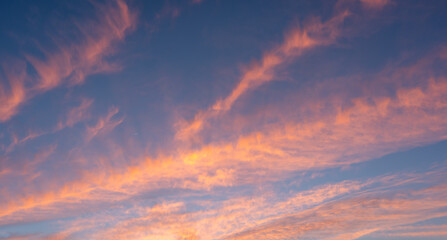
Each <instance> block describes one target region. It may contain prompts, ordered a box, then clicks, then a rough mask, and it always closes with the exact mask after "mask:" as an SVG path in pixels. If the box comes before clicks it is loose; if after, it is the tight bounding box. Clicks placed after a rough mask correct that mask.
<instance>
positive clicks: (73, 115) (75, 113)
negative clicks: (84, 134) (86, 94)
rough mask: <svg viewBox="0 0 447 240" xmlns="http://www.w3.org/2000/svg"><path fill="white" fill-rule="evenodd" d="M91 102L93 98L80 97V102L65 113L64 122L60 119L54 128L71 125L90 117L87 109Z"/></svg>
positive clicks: (58, 128)
mask: <svg viewBox="0 0 447 240" xmlns="http://www.w3.org/2000/svg"><path fill="white" fill-rule="evenodd" d="M92 103H93V99H87V98H82V99H81V104H80V105H79V106H77V107H73V108H72V109H70V110H69V111H68V113H67V116H66V120H65V122H62V121H60V122H59V123H58V126H57V128H56V129H57V130H60V129H63V128H65V127H73V126H74V125H75V124H76V123H79V122H82V121H84V120H86V119H88V118H90V117H91V116H90V113H89V110H90V107H91V105H92Z"/></svg>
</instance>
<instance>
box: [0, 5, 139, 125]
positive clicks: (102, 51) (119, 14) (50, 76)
mask: <svg viewBox="0 0 447 240" xmlns="http://www.w3.org/2000/svg"><path fill="white" fill-rule="evenodd" d="M98 9H99V10H98V12H97V16H98V18H99V19H98V21H96V20H93V19H91V20H86V21H85V20H78V21H77V22H75V23H74V25H75V26H76V32H75V33H74V34H75V35H77V36H78V37H79V38H80V39H81V40H80V41H79V42H77V43H71V42H67V41H66V40H62V39H60V40H58V39H57V37H54V36H53V37H52V36H49V38H50V39H52V40H53V41H54V44H55V46H56V49H55V50H50V49H41V52H42V53H43V55H44V58H39V57H37V56H34V55H29V54H28V55H26V56H25V58H26V60H27V61H28V62H29V63H30V64H31V66H32V68H33V70H35V71H36V73H37V76H33V75H31V74H28V72H29V71H30V70H28V69H27V67H26V65H25V64H21V65H20V66H18V67H17V68H19V69H20V70H19V71H18V72H13V73H9V74H6V77H7V79H6V80H7V81H8V82H9V89H8V88H7V86H3V85H2V86H1V87H0V93H1V95H0V99H2V101H1V104H0V111H1V114H0V116H1V117H0V121H2V122H5V121H7V120H9V119H10V118H11V117H12V116H14V115H15V114H16V113H17V112H18V109H19V107H20V106H21V105H22V104H24V103H25V102H26V101H28V100H29V99H31V98H33V97H35V96H36V95H39V94H41V93H43V92H46V91H49V90H51V89H54V88H55V87H57V86H60V85H62V84H64V85H69V86H70V85H76V84H81V83H83V82H84V80H85V78H86V76H89V75H92V74H95V73H101V72H111V71H116V70H117V69H119V66H118V65H116V64H113V63H112V62H110V61H108V60H107V59H106V57H107V56H109V55H111V54H112V53H113V52H114V51H116V47H115V43H116V42H118V41H122V40H123V39H124V37H125V35H126V34H127V33H128V32H129V31H130V30H132V29H134V27H135V23H136V15H135V13H134V11H133V10H130V9H129V7H128V6H127V4H126V3H125V2H124V1H121V0H118V1H115V2H110V3H108V4H106V5H98ZM25 81H26V83H27V84H26V85H25V84H24V83H25Z"/></svg>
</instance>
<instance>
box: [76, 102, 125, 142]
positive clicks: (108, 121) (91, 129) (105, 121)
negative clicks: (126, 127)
mask: <svg viewBox="0 0 447 240" xmlns="http://www.w3.org/2000/svg"><path fill="white" fill-rule="evenodd" d="M118 112H119V110H118V108H116V107H112V108H110V109H109V112H108V113H107V115H106V116H104V117H101V118H99V120H98V122H97V123H96V125H94V126H87V131H86V134H85V139H86V141H87V142H88V141H90V140H92V139H93V138H94V137H95V136H97V135H99V134H104V133H107V132H110V131H112V130H113V129H114V128H115V127H116V126H118V125H120V124H121V123H122V122H123V120H124V119H123V118H119V119H116V120H115V119H113V117H114V116H116V115H117V114H118Z"/></svg>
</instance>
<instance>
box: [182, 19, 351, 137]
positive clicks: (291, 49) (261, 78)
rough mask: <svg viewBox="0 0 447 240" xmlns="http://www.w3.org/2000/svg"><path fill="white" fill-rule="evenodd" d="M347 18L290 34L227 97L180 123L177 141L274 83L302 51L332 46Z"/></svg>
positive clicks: (310, 25) (314, 23)
mask: <svg viewBox="0 0 447 240" xmlns="http://www.w3.org/2000/svg"><path fill="white" fill-rule="evenodd" d="M348 15H349V12H348V11H345V12H342V13H341V14H339V15H336V16H334V17H332V18H331V19H330V20H328V21H326V22H323V23H322V22H321V21H320V20H318V19H313V21H310V22H309V23H308V24H306V25H305V26H304V27H303V28H301V27H298V28H296V29H293V30H292V31H290V32H289V33H288V34H287V36H286V38H285V40H284V42H283V43H282V44H281V45H280V46H278V47H276V48H274V49H272V50H270V51H267V52H265V53H264V54H263V57H262V59H261V60H260V61H259V62H258V63H255V64H253V65H252V66H250V67H248V68H247V69H245V70H244V71H243V73H242V76H241V77H240V79H239V83H238V84H237V85H236V87H235V88H234V89H233V90H232V91H231V93H230V94H229V95H228V96H227V97H225V98H224V99H220V100H218V101H217V102H216V103H215V104H214V105H213V106H212V107H210V108H209V109H207V110H205V111H201V112H199V113H197V114H196V115H195V117H194V119H193V121H192V122H184V123H180V124H179V125H180V129H179V130H178V131H177V133H176V138H178V139H183V140H186V139H188V138H190V137H191V136H193V135H194V134H195V133H196V132H198V131H200V130H201V129H202V128H203V126H204V124H206V121H208V120H209V119H210V118H214V117H216V116H218V115H220V114H223V113H225V112H227V111H229V110H230V109H231V108H232V106H233V104H234V102H235V101H236V100H237V99H239V98H240V96H241V95H243V94H245V93H246V92H248V91H250V90H253V89H255V88H257V87H259V86H260V85H262V84H265V83H267V82H270V81H273V80H274V79H275V72H276V70H277V68H278V67H280V66H282V65H284V64H286V63H288V62H290V61H291V60H292V59H294V58H296V57H299V56H301V55H302V54H303V53H304V51H306V50H309V49H312V48H315V47H318V46H326V45H330V44H332V43H334V42H335V41H336V39H337V38H338V37H339V36H340V32H341V26H342V24H343V21H344V20H345V18H346V17H347V16H348Z"/></svg>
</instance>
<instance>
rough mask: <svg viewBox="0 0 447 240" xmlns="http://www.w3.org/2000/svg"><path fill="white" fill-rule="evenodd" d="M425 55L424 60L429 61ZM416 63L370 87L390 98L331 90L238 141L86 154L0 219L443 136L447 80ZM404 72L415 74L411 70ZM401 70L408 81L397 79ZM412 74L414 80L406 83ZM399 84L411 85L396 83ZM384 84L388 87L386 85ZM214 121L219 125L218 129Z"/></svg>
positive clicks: (307, 166)
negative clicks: (65, 176) (73, 169)
mask: <svg viewBox="0 0 447 240" xmlns="http://www.w3.org/2000/svg"><path fill="white" fill-rule="evenodd" d="M428 59H431V60H430V61H437V60H438V58H437V57H431V58H428ZM430 61H423V62H426V63H424V64H428V65H430V64H429V63H430ZM419 65H421V62H418V63H416V64H415V65H412V66H411V67H408V66H405V67H402V68H393V69H394V70H393V71H391V72H388V73H386V74H385V75H383V73H380V74H378V75H377V77H379V78H378V79H377V80H376V81H374V84H376V83H378V82H382V83H383V82H391V83H392V84H393V86H397V88H396V89H395V90H394V92H393V93H391V94H387V95H377V92H382V91H381V90H380V89H378V88H375V89H374V92H369V91H365V94H364V95H363V96H361V97H348V98H346V95H345V92H343V91H342V92H335V93H334V94H333V95H328V96H327V97H326V98H322V99H320V100H318V101H316V102H313V101H310V102H304V103H306V105H304V106H303V107H302V108H301V107H300V108H297V110H298V111H304V112H306V113H309V112H310V113H312V114H307V115H306V114H292V116H294V115H299V116H300V118H299V119H294V118H288V117H287V116H288V115H287V114H285V116H286V117H287V118H285V119H284V121H280V122H277V123H275V124H268V125H266V126H262V125H261V126H258V127H257V128H256V130H255V131H253V132H250V133H247V134H236V135H235V136H236V137H235V138H226V139H225V140H221V141H214V142H212V143H208V144H204V145H201V146H197V147H196V148H185V147H184V146H183V147H182V146H179V147H175V148H173V149H170V150H169V149H168V151H167V152H164V153H160V154H159V155H158V156H155V157H148V156H147V155H146V154H144V153H142V154H141V157H138V158H137V159H134V160H130V161H124V160H121V159H122V158H121V157H116V156H113V154H111V155H109V156H107V155H106V156H103V157H102V156H86V159H87V160H86V161H87V162H98V164H97V166H95V165H93V166H94V167H89V168H86V169H83V170H82V171H80V172H79V173H78V174H77V176H78V178H77V179H75V180H70V181H64V182H61V183H60V185H57V186H55V187H52V188H47V189H46V190H45V191H42V192H28V193H27V194H25V196H24V197H22V198H19V199H15V200H14V201H10V202H7V203H4V204H3V206H5V207H4V208H3V209H2V210H3V211H2V212H3V213H4V214H3V215H2V216H1V217H0V218H3V220H4V221H6V220H7V219H9V218H13V216H15V215H16V214H18V213H19V212H21V211H24V212H29V213H30V214H31V213H32V212H33V211H37V210H38V209H39V208H42V207H45V208H47V207H49V208H51V209H52V211H53V212H54V214H56V213H58V212H60V211H61V206H64V208H67V207H68V206H72V207H73V208H76V207H79V206H77V204H78V203H79V202H82V201H84V204H86V202H92V203H94V202H98V201H106V202H107V201H121V200H123V199H127V198H129V197H132V196H135V195H138V194H140V193H143V192H150V191H156V190H160V189H171V188H177V189H191V190H196V191H203V190H207V191H210V190H213V189H215V188H216V187H236V186H242V185H247V184H262V183H265V182H271V181H279V180H284V179H285V178H287V177H288V176H290V174H292V173H295V174H296V172H305V171H309V170H320V169H328V168H335V167H344V166H349V165H350V164H353V163H358V162H363V161H368V160H371V159H374V158H378V157H381V156H383V155H386V154H389V153H392V152H396V151H402V150H404V149H409V148H412V147H416V146H420V145H424V144H429V143H433V142H437V141H441V140H444V139H446V137H447V126H446V124H445V118H446V116H447V102H446V101H447V100H446V99H447V97H446V92H447V79H446V78H445V77H441V76H440V77H437V78H430V79H428V80H424V79H420V78H419V77H420V76H424V75H425V74H424V72H425V71H427V69H426V68H425V67H421V68H420V66H419ZM408 68H412V69H415V71H414V72H413V73H411V74H410V75H408V74H407V73H408V71H407V70H408ZM428 71H429V70H428ZM385 72H386V71H385ZM401 72H402V73H401ZM402 74H405V76H406V77H405V78H401V77H402V76H403V75H402ZM387 76H388V77H387ZM410 79H413V80H414V81H416V82H417V83H419V84H416V85H414V84H411V83H410ZM413 80H412V81H413ZM338 81H339V82H336V83H334V82H333V83H332V84H342V85H344V86H345V85H349V84H347V83H346V82H345V81H355V79H353V80H350V79H339V80H338ZM404 83H405V84H408V85H409V86H402V85H403V84H404ZM420 83H424V84H420ZM332 84H322V86H325V87H323V88H322V87H321V86H320V85H319V84H317V85H318V86H313V87H312V86H311V87H309V88H310V89H302V91H303V92H310V93H312V94H314V93H315V91H317V92H316V93H315V96H321V95H322V94H321V93H327V92H330V90H333V88H332ZM379 85H382V84H379ZM383 86H384V87H386V88H387V90H390V88H389V85H383ZM327 88H329V89H327ZM366 89H369V87H366ZM344 90H346V89H344ZM304 103H303V104H304ZM319 106H324V108H321V107H319ZM117 113H118V109H117V108H111V109H110V111H109V112H108V114H107V115H106V116H104V117H101V118H100V119H99V120H98V122H97V123H96V124H95V125H93V126H90V127H87V132H86V134H85V137H86V140H87V142H88V140H91V139H92V138H93V137H95V136H98V135H100V134H103V133H106V132H109V131H111V130H112V129H114V128H115V127H116V126H117V125H118V124H120V123H121V122H122V120H123V119H117V120H114V118H115V117H114V116H115V115H116V114H117ZM299 113H300V112H299ZM226 124H228V123H226ZM215 127H216V128H217V129H218V128H219V125H216V126H215ZM113 149H114V151H117V152H122V153H126V152H127V150H126V149H125V148H123V146H120V145H114V146H113ZM326 192H327V191H326ZM327 193H328V194H329V192H327ZM31 215H32V214H31ZM46 216H51V214H49V213H48V214H46ZM8 221H11V220H8Z"/></svg>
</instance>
